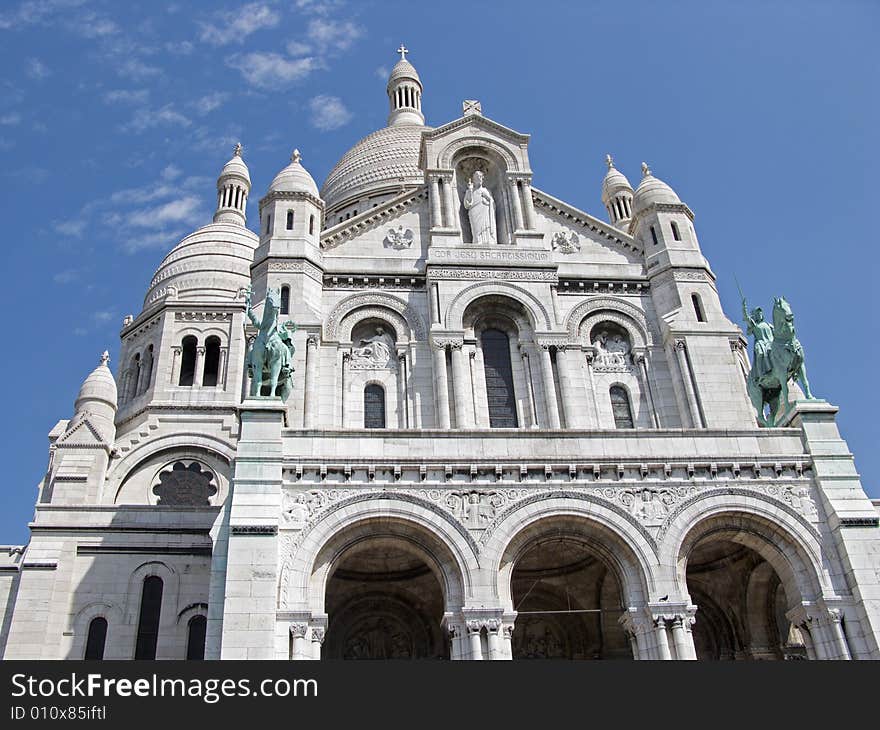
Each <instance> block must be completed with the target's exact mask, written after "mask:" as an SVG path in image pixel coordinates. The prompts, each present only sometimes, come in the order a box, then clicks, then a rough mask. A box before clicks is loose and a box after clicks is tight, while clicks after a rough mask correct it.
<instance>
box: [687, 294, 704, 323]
mask: <svg viewBox="0 0 880 730" xmlns="http://www.w3.org/2000/svg"><path fill="white" fill-rule="evenodd" d="M691 301H692V302H693V304H694V314H696V315H697V322H705V321H706V315H705V314H703V303H702V302H701V301H700V295H699V294H691Z"/></svg>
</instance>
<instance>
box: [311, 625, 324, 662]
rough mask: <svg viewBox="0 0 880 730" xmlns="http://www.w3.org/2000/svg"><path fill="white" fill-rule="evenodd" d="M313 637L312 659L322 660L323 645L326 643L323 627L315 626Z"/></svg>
mask: <svg viewBox="0 0 880 730" xmlns="http://www.w3.org/2000/svg"><path fill="white" fill-rule="evenodd" d="M311 635H312V637H311V638H312V652H311V658H312V659H316V660H317V659H320V658H321V645H322V644H323V643H324V629H323V627H321V626H313V627H312V630H311Z"/></svg>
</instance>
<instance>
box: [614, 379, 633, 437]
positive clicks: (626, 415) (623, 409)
mask: <svg viewBox="0 0 880 730" xmlns="http://www.w3.org/2000/svg"><path fill="white" fill-rule="evenodd" d="M610 395H611V412H612V413H613V414H614V427H615V428H633V414H632V407H631V406H630V404H629V393H627V392H626V388H624V387H623V386H622V385H612V386H611V391H610Z"/></svg>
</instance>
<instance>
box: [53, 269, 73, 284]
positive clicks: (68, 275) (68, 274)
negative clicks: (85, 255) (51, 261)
mask: <svg viewBox="0 0 880 730" xmlns="http://www.w3.org/2000/svg"><path fill="white" fill-rule="evenodd" d="M79 276H80V272H79V269H65V270H64V271H59V272H58V273H56V274H54V275H53V276H52V281H54V282H55V283H56V284H70V283H72V282H74V281H76V280H77V279H79Z"/></svg>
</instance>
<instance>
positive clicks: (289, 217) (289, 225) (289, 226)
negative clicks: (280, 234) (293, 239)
mask: <svg viewBox="0 0 880 730" xmlns="http://www.w3.org/2000/svg"><path fill="white" fill-rule="evenodd" d="M287 230H288V231H292V230H293V211H292V210H288V211H287Z"/></svg>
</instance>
